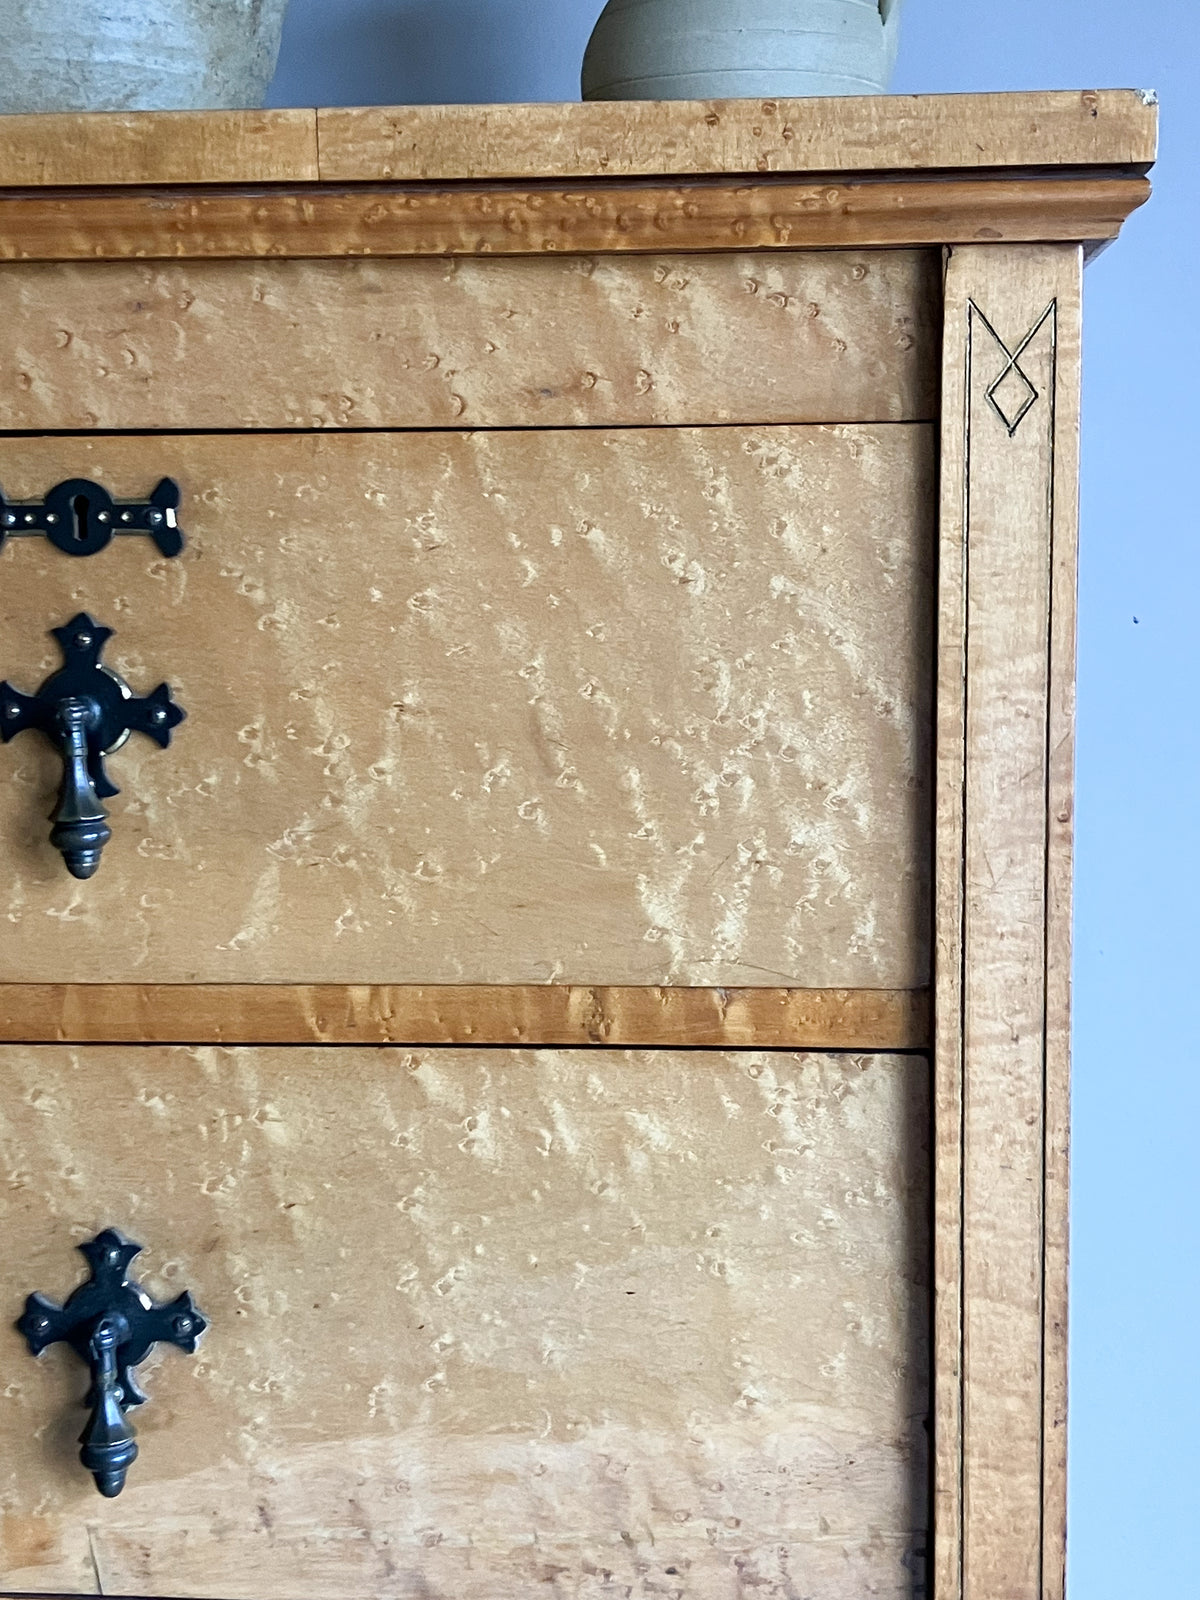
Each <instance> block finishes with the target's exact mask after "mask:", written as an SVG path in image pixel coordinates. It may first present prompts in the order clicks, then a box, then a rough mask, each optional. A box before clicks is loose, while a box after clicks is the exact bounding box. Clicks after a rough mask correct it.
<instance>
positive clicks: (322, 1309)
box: [0, 1047, 928, 1600]
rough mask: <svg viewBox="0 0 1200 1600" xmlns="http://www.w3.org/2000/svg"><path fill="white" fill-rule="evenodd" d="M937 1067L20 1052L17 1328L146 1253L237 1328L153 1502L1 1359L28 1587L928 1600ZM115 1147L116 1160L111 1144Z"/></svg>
mask: <svg viewBox="0 0 1200 1600" xmlns="http://www.w3.org/2000/svg"><path fill="white" fill-rule="evenodd" d="M927 1079H928V1068H927V1066H926V1064H925V1062H924V1061H923V1060H921V1059H919V1058H913V1057H901V1058H897V1057H891V1056H838V1057H830V1056H814V1055H803V1054H769V1053H763V1052H748V1053H740V1054H725V1055H705V1054H703V1053H700V1054H695V1053H687V1054H682V1055H672V1054H669V1053H668V1054H663V1053H656V1054H654V1055H653V1056H650V1055H638V1054H636V1053H630V1054H621V1053H619V1052H615V1051H610V1052H601V1053H594V1052H587V1053H580V1052H553V1051H546V1052H537V1053H534V1052H519V1051H489V1052H484V1051H469V1050H462V1051H452V1050H441V1051H425V1052H421V1051H408V1052H404V1051H395V1050H390V1051H354V1052H339V1051H335V1050H304V1049H293V1050H288V1051H286V1052H284V1051H279V1052H271V1051H216V1050H196V1049H193V1050H170V1051H168V1050H156V1049H153V1048H147V1049H143V1050H138V1051H136V1052H130V1051H128V1050H122V1049H107V1050H105V1049H98V1048H93V1049H85V1050H68V1049H65V1048H55V1047H42V1048H38V1049H30V1050H21V1049H19V1048H17V1047H8V1048H6V1049H5V1050H4V1051H3V1052H0V1153H2V1155H3V1159H4V1162H5V1171H6V1180H7V1181H6V1182H5V1184H4V1185H3V1188H2V1190H0V1193H2V1194H3V1200H2V1201H0V1207H2V1210H0V1222H2V1226H3V1230H4V1236H5V1240H6V1249H5V1267H4V1273H5V1284H6V1287H5V1295H6V1298H7V1300H9V1301H11V1302H14V1303H19V1301H20V1299H21V1297H22V1296H23V1295H24V1294H25V1293H26V1291H27V1290H28V1289H29V1287H31V1286H32V1285H40V1286H42V1287H43V1288H45V1289H46V1290H48V1291H54V1292H59V1293H61V1292H63V1291H65V1290H66V1289H67V1288H69V1287H70V1285H71V1282H72V1278H73V1275H74V1273H75V1271H76V1266H75V1264H74V1263H73V1261H72V1256H73V1251H72V1250H71V1245H72V1244H74V1243H76V1242H78V1241H80V1240H82V1239H83V1238H85V1237H87V1236H89V1235H90V1234H91V1233H92V1232H93V1231H95V1229H96V1228H97V1227H99V1226H102V1225H109V1224H112V1223H114V1222H120V1224H121V1225H122V1226H123V1227H124V1228H126V1229H127V1230H128V1231H129V1232H130V1233H131V1234H132V1235H133V1236H134V1237H136V1238H138V1239H139V1240H141V1241H143V1242H144V1243H145V1244H146V1245H147V1253H146V1256H145V1257H144V1263H145V1264H144V1270H143V1272H142V1274H141V1275H142V1277H143V1281H144V1282H145V1283H146V1284H147V1287H148V1288H149V1289H150V1290H151V1291H152V1292H155V1293H157V1294H160V1295H163V1294H169V1295H174V1294H177V1293H178V1292H179V1291H180V1290H181V1289H182V1288H183V1287H185V1286H186V1287H189V1288H191V1289H192V1290H193V1291H194V1293H195V1295H196V1298H197V1301H198V1303H199V1304H200V1306H201V1307H202V1309H203V1310H204V1311H205V1313H206V1314H207V1315H208V1316H209V1317H210V1318H211V1321H212V1327H211V1330H210V1332H209V1333H208V1335H207V1336H206V1338H205V1341H204V1343H203V1344H202V1345H201V1348H200V1351H199V1352H198V1354H197V1355H196V1356H195V1357H192V1358H188V1359H185V1358H183V1357H180V1356H179V1355H177V1354H176V1353H175V1352H173V1351H167V1352H165V1353H162V1352H160V1353H159V1356H158V1357H157V1358H154V1359H152V1361H151V1362H150V1363H148V1364H147V1367H146V1369H144V1370H145V1371H146V1372H147V1374H148V1376H147V1384H148V1389H149V1392H150V1395H151V1403H150V1404H149V1405H148V1406H147V1407H145V1409H144V1411H142V1412H141V1413H140V1414H139V1416H138V1418H137V1423H138V1429H139V1436H140V1445H141V1455H140V1457H139V1459H138V1461H137V1463H136V1465H135V1467H134V1469H133V1474H132V1476H131V1485H130V1488H129V1490H128V1491H127V1492H126V1494H125V1495H124V1496H123V1497H122V1498H121V1499H120V1500H117V1501H114V1502H111V1503H103V1504H101V1503H99V1502H98V1499H97V1496H96V1494H95V1491H94V1489H93V1488H92V1486H91V1483H90V1481H89V1480H88V1479H87V1477H86V1475H85V1474H83V1473H82V1472H81V1470H80V1468H79V1466H78V1464H77V1461H76V1459H75V1455H76V1446H75V1442H74V1441H75V1435H76V1434H77V1433H78V1432H79V1427H80V1413H79V1409H78V1406H77V1405H76V1404H74V1403H73V1402H74V1401H76V1400H77V1398H78V1395H79V1393H80V1392H81V1391H80V1384H79V1376H80V1370H79V1368H78V1365H77V1364H75V1358H74V1357H73V1356H71V1355H70V1354H69V1353H67V1352H64V1350H63V1348H62V1347H61V1346H60V1347H57V1348H55V1349H54V1350H52V1351H50V1352H48V1353H47V1355H46V1356H45V1357H44V1358H43V1359H42V1361H40V1362H36V1363H35V1362H34V1361H33V1360H31V1359H30V1358H29V1356H28V1355H27V1354H26V1353H25V1351H24V1350H23V1347H22V1344H21V1341H20V1338H19V1336H18V1335H17V1333H16V1332H15V1330H14V1329H13V1328H12V1327H11V1326H10V1324H9V1320H8V1318H7V1317H6V1318H5V1319H4V1320H3V1324H2V1325H0V1360H2V1361H3V1366H4V1372H5V1384H6V1395H5V1404H4V1407H3V1410H2V1412H0V1509H2V1511H3V1516H2V1517H0V1583H3V1585H4V1587H5V1588H9V1589H13V1588H16V1589H22V1588H23V1589H39V1588H41V1589H57V1590H66V1591H70V1592H74V1593H99V1592H103V1593H105V1594H123V1595H164V1594H170V1595H176V1596H197V1597H201V1596H203V1597H220V1600H231V1597H232V1600H273V1597H275V1596H277V1595H280V1594H287V1595H290V1596H295V1597H296V1600H310V1597H311V1600H342V1597H345V1600H351V1597H353V1600H360V1597H361V1596H362V1595H364V1594H371V1595H373V1596H377V1597H379V1600H387V1597H400V1596H408V1595H412V1594H414V1593H420V1594H423V1595H427V1596H430V1597H443V1596H444V1597H446V1600H517V1597H522V1600H523V1597H524V1596H526V1595H528V1594H529V1593H530V1592H531V1590H532V1589H534V1588H535V1587H537V1586H539V1585H540V1586H543V1587H546V1588H550V1587H554V1588H555V1589H556V1590H560V1591H562V1592H567V1593H573V1594H597V1595H599V1594H601V1593H603V1592H605V1591H606V1590H611V1589H613V1588H614V1587H620V1588H623V1589H624V1588H628V1589H630V1590H631V1591H632V1592H635V1593H636V1592H639V1591H641V1592H645V1593H653V1592H668V1593H674V1594H679V1595H683V1596H687V1597H696V1600H710V1597H711V1600H724V1597H726V1596H728V1595H729V1594H730V1593H731V1592H735V1591H736V1589H737V1588H738V1587H742V1588H745V1587H747V1586H752V1587H754V1588H755V1589H757V1590H760V1591H765V1592H770V1591H776V1592H783V1591H785V1590H790V1591H791V1592H795V1593H803V1594H813V1595H820V1596H821V1597H822V1600H860V1597H861V1596H862V1595H863V1594H876V1595H883V1596H893V1597H896V1600H900V1597H901V1596H904V1595H907V1594H910V1593H911V1585H912V1570H913V1565H914V1561H915V1560H916V1559H917V1557H916V1554H915V1552H916V1549H917V1548H918V1547H919V1545H920V1543H921V1541H922V1538H923V1533H922V1530H923V1528H924V1526H925V1519H926V1511H927V1508H926V1503H925V1485H924V1445H923V1437H924V1429H923V1426H922V1419H923V1416H924V1410H925V1404H926V1385H927V1323H926V1311H927V1276H928V1259H927V1238H926V1220H925V1219H926V1215H927V1205H928V1149H927V1140H928V1086H927ZM101 1130H102V1131H103V1138H100V1137H98V1134H99V1133H100V1131H101Z"/></svg>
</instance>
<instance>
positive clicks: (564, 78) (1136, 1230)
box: [272, 0, 1200, 1600]
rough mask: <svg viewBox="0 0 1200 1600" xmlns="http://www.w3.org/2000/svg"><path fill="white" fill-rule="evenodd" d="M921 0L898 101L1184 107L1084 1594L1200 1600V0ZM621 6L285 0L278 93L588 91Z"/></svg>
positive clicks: (1090, 1119) (1104, 656)
mask: <svg viewBox="0 0 1200 1600" xmlns="http://www.w3.org/2000/svg"><path fill="white" fill-rule="evenodd" d="M905 3H906V8H907V9H906V17H905V24H904V37H903V43H902V46H901V52H900V65H899V71H898V74H897V78H896V82H895V88H896V89H898V90H906V91H907V90H928V91H936V92H953V91H959V90H971V89H1051V88H1081V87H1097V86H1122V87H1137V88H1142V87H1150V88H1155V89H1157V90H1158V91H1159V94H1160V96H1161V98H1162V102H1163V107H1162V118H1163V155H1162V160H1161V163H1160V165H1159V167H1158V169H1157V173H1156V184H1157V196H1156V198H1155V199H1154V200H1153V201H1152V202H1151V205H1150V207H1149V208H1148V209H1147V210H1145V211H1143V212H1141V213H1140V214H1139V215H1137V216H1135V217H1134V219H1133V220H1132V221H1131V222H1130V223H1129V224H1128V227H1127V230H1126V233H1125V236H1124V237H1123V238H1122V239H1121V241H1120V242H1119V243H1118V244H1117V245H1115V246H1114V247H1113V248H1111V249H1110V250H1109V251H1108V252H1107V253H1106V254H1105V255H1103V256H1102V257H1101V258H1100V259H1099V260H1098V261H1097V262H1095V264H1094V265H1093V266H1092V267H1091V268H1090V270H1089V273H1088V285H1087V302H1086V306H1087V322H1086V341H1085V352H1086V363H1085V397H1086V398H1085V406H1084V456H1083V570H1082V618H1081V636H1080V647H1081V656H1080V744H1079V805H1078V837H1079V855H1078V884H1077V900H1076V985H1077V987H1076V1012H1075V1016H1076V1027H1075V1134H1074V1183H1073V1197H1074V1198H1073V1210H1074V1220H1073V1229H1074V1233H1073V1274H1072V1286H1073V1295H1074V1299H1073V1304H1072V1396H1071V1400H1072V1410H1071V1452H1072V1460H1071V1542H1070V1570H1071V1582H1070V1590H1071V1595H1072V1600H1142V1597H1144V1600H1189V1597H1192V1596H1197V1595H1200V1577H1198V1572H1200V1560H1198V1557H1197V1551H1196V1542H1197V1537H1198V1535H1200V1378H1198V1376H1197V1363H1198V1362H1200V1344H1198V1341H1197V1337H1196V1332H1197V1327H1198V1325H1200V1290H1198V1287H1197V1277H1198V1272H1200V1158H1198V1156H1197V1142H1198V1128H1200V1070H1198V1066H1197V1060H1196V1034H1195V1027H1196V1020H1197V1011H1198V1010H1200V1006H1198V1005H1197V1002H1200V983H1197V978H1196V967H1197V960H1198V952H1197V948H1196V943H1195V932H1194V929H1195V923H1196V918H1197V900H1198V897H1200V871H1198V864H1200V852H1198V849H1197V828H1198V826H1200V717H1198V715H1197V697H1198V694H1200V629H1198V628H1197V626H1196V622H1195V617H1196V612H1197V607H1198V605H1200V558H1198V555H1197V548H1198V547H1197V539H1196V517H1195V511H1194V505H1195V498H1196V495H1195V487H1194V484H1195V469H1196V464H1197V461H1198V460H1200V434H1198V432H1197V409H1198V394H1197V384H1198V382H1200V348H1198V345H1200V333H1198V307H1197V298H1196V282H1197V251H1198V250H1200V216H1198V214H1197V195H1198V192H1200V184H1198V179H1197V165H1198V163H1200V103H1198V102H1200V0H1141V3H1140V4H1131V3H1129V0H905ZM600 7H601V0H292V9H291V12H290V13H289V19H288V26H287V32H286V35H285V40H284V48H283V55H282V58H281V60H280V65H279V74H278V77H277V78H276V81H275V85H274V88H273V91H272V104H275V105H312V104H325V105H328V104H346V103H349V104H363V103H371V102H382V103H398V102H408V101H439V100H446V101H452V100H466V101H470V100H567V99H576V98H578V92H579V91H578V82H579V61H580V58H581V56H582V53H583V46H584V43H585V42H586V39H587V36H588V33H589V32H590V30H591V26H592V23H593V21H594V20H595V18H596V15H597V14H598V12H599V10H600ZM1047 153H1048V155H1049V154H1051V153H1052V152H1047ZM1135 618H1136V619H1137V620H1136V621H1135Z"/></svg>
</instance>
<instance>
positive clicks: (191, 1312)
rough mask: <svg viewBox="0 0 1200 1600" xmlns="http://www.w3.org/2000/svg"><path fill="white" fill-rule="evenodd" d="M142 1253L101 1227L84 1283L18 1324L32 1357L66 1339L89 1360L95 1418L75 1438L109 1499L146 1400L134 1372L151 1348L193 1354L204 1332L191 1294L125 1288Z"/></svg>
mask: <svg viewBox="0 0 1200 1600" xmlns="http://www.w3.org/2000/svg"><path fill="white" fill-rule="evenodd" d="M141 1248H142V1247H141V1245H140V1244H134V1243H133V1241H132V1240H131V1239H127V1238H126V1237H125V1236H124V1234H122V1233H118V1232H117V1230H116V1228H105V1229H104V1231H103V1233H98V1234H97V1235H96V1237H95V1238H94V1239H89V1241H88V1242H87V1244H81V1245H80V1246H79V1249H80V1250H81V1252H82V1253H83V1255H84V1257H85V1258H86V1260H87V1263H88V1266H89V1267H90V1268H91V1269H92V1275H91V1277H90V1278H89V1279H88V1281H87V1282H86V1283H81V1284H80V1286H79V1287H78V1289H76V1290H75V1292H74V1293H73V1294H72V1295H71V1296H70V1298H69V1299H68V1300H67V1302H66V1304H65V1305H61V1306H59V1305H55V1303H54V1301H53V1300H47V1298H46V1297H45V1295H43V1294H31V1295H30V1296H29V1298H28V1300H26V1302H25V1310H24V1311H23V1312H22V1314H21V1316H20V1318H19V1319H18V1321H17V1329H18V1331H19V1332H20V1333H22V1334H24V1336H25V1339H26V1341H27V1343H28V1345H29V1350H30V1354H32V1355H35V1356H40V1355H41V1353H42V1351H43V1350H45V1349H46V1348H47V1347H48V1346H49V1345H52V1344H58V1343H60V1342H63V1343H66V1344H69V1345H70V1346H71V1349H72V1350H74V1352H75V1354H76V1355H77V1356H78V1357H79V1358H80V1360H81V1361H86V1362H87V1364H88V1367H89V1368H90V1370H91V1374H92V1382H91V1387H90V1388H89V1390H88V1392H87V1395H86V1397H85V1399H84V1402H83V1403H84V1405H86V1406H90V1407H91V1408H92V1415H91V1417H90V1418H89V1420H88V1424H87V1426H86V1427H85V1428H84V1430H83V1432H82V1433H81V1434H80V1435H79V1444H80V1450H79V1459H80V1461H82V1463H83V1465H84V1466H85V1467H86V1468H87V1470H88V1471H89V1472H90V1473H91V1474H92V1476H93V1478H95V1480H96V1487H97V1489H99V1491H100V1493H101V1494H102V1495H105V1496H106V1497H107V1498H108V1499H110V1500H111V1499H113V1498H114V1497H115V1496H116V1495H119V1494H120V1492H121V1490H122V1489H123V1488H124V1487H125V1475H126V1473H127V1472H128V1471H129V1468H130V1467H131V1465H132V1464H133V1461H134V1458H135V1457H136V1456H137V1453H138V1447H137V1439H136V1438H135V1436H134V1434H135V1430H134V1428H133V1425H132V1423H130V1422H129V1421H128V1420H127V1419H126V1416H125V1413H126V1411H128V1410H129V1408H130V1407H131V1406H140V1405H142V1404H144V1403H145V1400H146V1396H145V1395H144V1394H143V1393H142V1391H141V1389H140V1388H139V1387H138V1383H137V1379H136V1378H135V1377H134V1375H133V1369H134V1367H136V1366H138V1365H139V1363H141V1362H142V1361H144V1360H145V1359H146V1357H147V1355H148V1354H149V1353H150V1351H151V1349H152V1348H153V1346H154V1345H156V1344H173V1345H176V1346H177V1347H178V1348H179V1349H180V1350H184V1351H186V1352H187V1354H188V1355H191V1354H192V1353H193V1352H194V1351H195V1348H196V1343H197V1341H198V1340H199V1338H200V1335H201V1334H202V1333H203V1332H204V1330H205V1329H206V1328H207V1327H208V1321H207V1319H206V1318H205V1317H204V1316H203V1315H202V1314H201V1313H200V1311H198V1310H197V1308H196V1304H195V1302H194V1301H193V1299H192V1296H191V1293H190V1292H189V1291H187V1290H185V1291H184V1293H183V1294H181V1295H179V1296H178V1297H177V1298H176V1299H174V1300H172V1301H171V1303H170V1304H169V1305H158V1306H156V1305H155V1304H154V1303H153V1301H152V1300H151V1299H150V1297H149V1295H147V1294H146V1293H145V1292H144V1291H143V1290H142V1289H141V1288H140V1287H139V1286H138V1285H137V1284H136V1283H130V1281H129V1276H128V1274H129V1263H130V1262H131V1261H132V1260H133V1258H134V1257H135V1256H136V1255H138V1254H139V1253H140V1252H141Z"/></svg>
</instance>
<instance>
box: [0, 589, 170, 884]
mask: <svg viewBox="0 0 1200 1600" xmlns="http://www.w3.org/2000/svg"><path fill="white" fill-rule="evenodd" d="M52 631H53V634H54V637H55V638H56V639H57V640H58V642H59V644H60V646H61V647H62V653H63V665H62V667H61V668H60V669H59V670H58V671H57V672H55V673H53V674H52V675H51V676H50V677H49V678H47V679H46V681H45V683H43V684H42V686H41V688H40V689H39V690H38V692H37V693H36V694H33V695H28V694H22V693H21V691H20V690H19V689H14V688H13V686H12V684H11V683H8V682H7V681H6V682H4V683H0V738H2V739H3V740H4V743H5V744H7V743H8V741H9V740H10V739H13V738H15V737H16V735H17V734H18V733H24V731H25V729H26V728H37V729H38V730H39V731H40V732H41V733H44V734H45V735H46V737H47V738H48V739H49V740H50V741H51V742H52V743H53V744H54V745H56V746H57V748H58V751H59V754H60V755H61V756H62V762H63V780H62V788H61V789H60V791H59V796H58V804H57V806H56V807H55V809H54V810H53V812H51V815H50V820H51V821H52V822H53V824H54V827H53V828H52V829H51V830H50V842H51V844H52V845H54V847H55V849H57V850H59V851H60V852H61V853H62V857H63V860H64V861H65V862H66V864H67V870H68V871H69V872H70V873H71V875H72V876H73V877H76V878H90V877H91V876H92V874H93V873H94V872H95V871H96V869H97V867H98V866H99V865H100V853H101V851H102V850H103V849H104V846H105V845H106V844H107V843H108V841H109V839H111V838H112V830H111V829H110V828H109V826H108V823H107V820H106V819H107V817H108V812H107V811H106V810H105V809H104V806H103V805H102V803H101V802H102V801H104V800H107V799H110V798H111V797H112V796H113V795H115V794H119V793H120V790H119V789H118V788H117V786H116V784H115V783H113V782H112V780H111V779H110V778H109V776H108V773H107V772H106V771H105V770H104V757H105V756H106V755H109V754H111V752H112V751H114V750H116V749H118V748H119V747H120V746H121V745H123V744H124V743H125V741H126V739H127V738H128V737H129V735H130V733H131V732H135V731H136V732H137V733H144V734H145V735H146V736H147V738H149V739H153V740H154V741H155V743H156V744H159V745H161V746H162V748H163V749H164V750H165V749H166V747H167V746H168V745H169V744H170V742H171V730H172V729H173V728H177V727H178V726H179V724H180V723H181V722H182V721H183V719H184V715H185V713H184V710H183V707H182V706H179V705H176V703H175V701H174V700H172V698H171V691H170V689H169V688H168V687H167V685H166V684H165V683H160V684H159V686H158V688H157V689H155V690H154V691H153V692H152V693H151V694H148V695H146V697H145V698H144V699H138V698H137V697H136V696H135V695H134V694H133V693H132V692H131V691H130V688H129V685H128V684H127V683H126V682H125V680H124V679H123V678H120V677H118V676H117V674H116V673H115V672H113V671H111V670H110V668H108V667H106V666H104V665H103V664H102V663H101V661H100V654H101V652H102V651H103V649H104V646H105V644H106V643H107V642H108V640H109V639H111V638H112V633H113V630H112V629H111V628H103V627H101V626H100V624H99V623H98V622H95V621H93V619H92V618H91V617H89V616H88V614H87V612H86V611H81V612H80V613H79V615H78V616H77V617H72V619H71V621H70V622H68V623H67V625H66V626H65V627H63V628H55V629H53V630H52Z"/></svg>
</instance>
